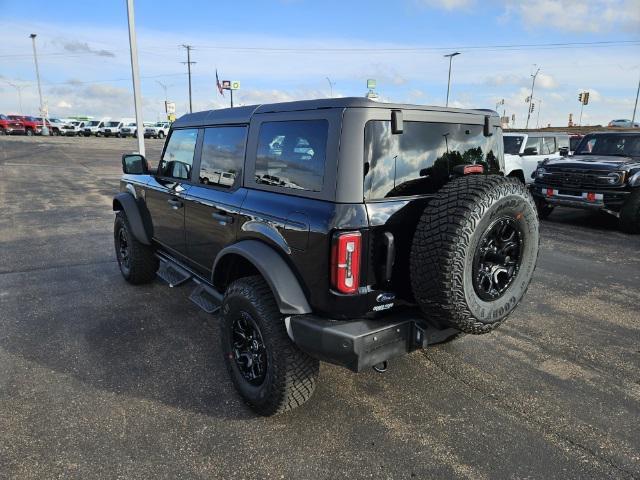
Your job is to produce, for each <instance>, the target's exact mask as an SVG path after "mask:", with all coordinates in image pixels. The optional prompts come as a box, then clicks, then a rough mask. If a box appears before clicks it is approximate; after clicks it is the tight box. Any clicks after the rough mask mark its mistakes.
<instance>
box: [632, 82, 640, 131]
mask: <svg viewBox="0 0 640 480" xmlns="http://www.w3.org/2000/svg"><path fill="white" fill-rule="evenodd" d="M638 94H640V80H638V90H637V91H636V103H635V105H634V106H633V116H632V117H631V128H633V122H635V121H636V110H637V109H638Z"/></svg>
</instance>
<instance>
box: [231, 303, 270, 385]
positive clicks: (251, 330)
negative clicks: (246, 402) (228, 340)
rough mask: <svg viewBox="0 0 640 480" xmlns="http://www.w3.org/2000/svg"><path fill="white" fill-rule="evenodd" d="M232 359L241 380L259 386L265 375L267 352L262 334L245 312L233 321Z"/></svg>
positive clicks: (240, 313)
mask: <svg viewBox="0 0 640 480" xmlns="http://www.w3.org/2000/svg"><path fill="white" fill-rule="evenodd" d="M232 336H233V338H232V341H233V352H232V353H233V358H234V360H235V362H236V365H237V367H238V370H239V371H240V374H241V375H242V376H243V378H244V379H245V380H246V381H247V382H249V383H250V384H252V385H260V384H262V382H264V379H265V376H266V374H267V351H266V347H265V344H264V341H263V339H262V334H261V333H260V329H259V328H258V325H257V324H256V322H255V321H254V320H253V318H251V315H249V313H247V312H245V311H241V312H239V315H238V317H237V318H236V319H234V321H233V331H232Z"/></svg>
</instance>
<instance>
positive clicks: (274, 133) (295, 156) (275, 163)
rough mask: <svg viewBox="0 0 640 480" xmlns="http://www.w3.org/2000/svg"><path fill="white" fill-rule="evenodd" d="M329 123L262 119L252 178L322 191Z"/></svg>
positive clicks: (296, 188)
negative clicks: (253, 176)
mask: <svg viewBox="0 0 640 480" xmlns="http://www.w3.org/2000/svg"><path fill="white" fill-rule="evenodd" d="M328 131H329V122H327V121H326V120H292V121H284V122H264V123H263V124H262V125H261V126H260V132H259V135H258V151H257V155H256V165H255V181H256V183H258V184H263V185H271V186H277V187H282V188H289V189H293V190H306V191H311V192H320V191H322V188H323V185H324V170H325V162H326V151H327V136H328Z"/></svg>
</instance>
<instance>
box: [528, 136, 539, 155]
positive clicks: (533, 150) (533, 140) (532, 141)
mask: <svg viewBox="0 0 640 480" xmlns="http://www.w3.org/2000/svg"><path fill="white" fill-rule="evenodd" d="M541 140H542V139H541V138H540V137H529V138H527V144H526V145H525V146H524V154H525V155H540V152H541V151H542V142H541Z"/></svg>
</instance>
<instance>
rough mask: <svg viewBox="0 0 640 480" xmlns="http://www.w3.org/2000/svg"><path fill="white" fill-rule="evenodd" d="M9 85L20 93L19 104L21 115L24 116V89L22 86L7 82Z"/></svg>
mask: <svg viewBox="0 0 640 480" xmlns="http://www.w3.org/2000/svg"><path fill="white" fill-rule="evenodd" d="M7 83H8V84H9V85H11V86H12V87H13V88H15V89H16V90H17V91H18V104H19V105H20V115H24V113H23V110H22V89H23V88H24V87H22V86H21V85H16V84H15V83H11V82H7Z"/></svg>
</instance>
